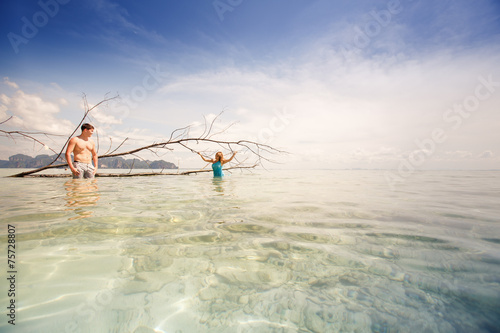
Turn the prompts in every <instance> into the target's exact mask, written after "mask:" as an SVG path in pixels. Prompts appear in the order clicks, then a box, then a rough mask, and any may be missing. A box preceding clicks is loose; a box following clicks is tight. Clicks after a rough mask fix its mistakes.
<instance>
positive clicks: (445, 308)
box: [0, 171, 500, 333]
mask: <svg viewBox="0 0 500 333" xmlns="http://www.w3.org/2000/svg"><path fill="white" fill-rule="evenodd" d="M462 176H463V175H462V174H457V175H447V174H439V173H437V174H429V175H423V176H421V178H420V179H418V178H416V179H413V178H412V179H410V180H409V181H408V184H406V186H405V187H404V188H402V189H401V190H400V191H397V192H392V191H390V189H388V188H387V187H386V184H385V178H384V177H383V175H382V176H379V175H378V174H377V173H375V172H347V171H345V172H344V173H326V172H324V173H321V172H317V173H314V174H311V173H308V174H307V176H304V174H303V173H279V174H278V173H265V174H252V175H237V176H232V177H227V178H224V179H211V177H209V176H208V175H207V176H206V177H205V176H189V177H170V178H169V177H152V178H149V177H148V178H142V179H138V178H135V179H99V186H97V183H96V182H95V181H94V182H85V183H83V182H81V181H79V182H73V181H68V182H64V183H62V182H60V183H58V184H57V183H55V182H52V183H50V182H44V183H43V184H41V183H35V182H34V181H33V180H21V181H19V180H16V181H17V183H15V184H16V186H17V187H18V188H20V189H22V190H21V191H18V193H6V192H5V193H4V194H2V195H3V196H5V197H6V200H7V202H9V203H10V204H9V205H10V206H9V207H2V208H3V209H4V210H3V213H4V214H5V215H4V216H3V217H2V219H1V222H2V223H11V224H12V223H15V224H16V226H17V228H19V229H18V230H19V232H18V235H17V237H18V238H17V239H18V242H19V243H20V247H19V248H20V250H19V258H20V260H21V261H20V262H21V263H20V267H22V269H23V279H22V280H20V281H19V285H18V288H19V290H20V291H22V294H21V295H22V296H19V300H20V302H19V308H18V313H19V314H20V316H19V317H20V318H22V320H20V326H18V327H16V329H18V330H19V331H20V332H30V331H36V332H134V333H143V332H148V333H153V332H156V333H159V332H180V333H181V332H182V333H187V332H217V333H219V332H386V333H388V332H456V333H459V332H496V331H497V328H498V327H500V310H499V309H500V242H499V241H498V240H499V239H500V226H499V224H498V216H499V215H500V211H499V208H498V207H497V206H498V205H497V202H496V200H495V199H494V198H495V196H494V193H497V192H498V190H499V189H500V182H499V177H498V176H497V175H496V174H495V173H489V174H482V173H473V174H472V175H469V176H470V177H468V178H466V177H462ZM457 179H461V180H460V184H461V187H460V188H461V189H462V190H463V192H461V194H460V193H459V194H457V193H456V191H457V188H458V187H457V186H455V185H456V182H458V180H457ZM9 181H10V180H9ZM412 181H413V183H412ZM61 184H64V186H61ZM429 184H433V185H432V190H429V186H430V185H429ZM40 185H44V186H43V187H42V186H40ZM56 185H57V186H56ZM479 189H480V190H479ZM452 192H453V193H454V194H451V193H452ZM471 193H474V194H471ZM62 198H64V200H63V199H62ZM14 199H17V201H16V200H14ZM22 199H25V200H26V202H27V203H24V202H23V201H22ZM2 202H3V201H2ZM15 202H17V203H15ZM61 202H65V203H66V205H65V206H64V207H61ZM38 203H40V204H38ZM33 207H35V208H33ZM68 209H70V210H69V211H68ZM75 213H76V215H77V218H79V223H78V226H79V228H80V229H76V230H77V232H75V225H74V223H72V222H69V221H68V220H69V219H72V218H75ZM2 232H5V231H4V230H2ZM47 235H49V236H50V237H47ZM4 245H5V244H4ZM0 297H3V298H0V304H7V303H6V302H7V299H6V296H5V295H3V296H0ZM2 325H3V326H2ZM61 328H64V329H63V330H61ZM3 329H6V325H5V323H0V331H2V332H3Z"/></svg>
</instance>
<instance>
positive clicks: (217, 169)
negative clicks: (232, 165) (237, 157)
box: [212, 161, 224, 177]
mask: <svg viewBox="0 0 500 333" xmlns="http://www.w3.org/2000/svg"><path fill="white" fill-rule="evenodd" d="M212 170H214V177H222V176H224V174H223V173H222V163H221V162H220V161H217V162H215V163H213V164H212Z"/></svg>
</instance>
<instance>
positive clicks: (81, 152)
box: [72, 136, 94, 164]
mask: <svg viewBox="0 0 500 333" xmlns="http://www.w3.org/2000/svg"><path fill="white" fill-rule="evenodd" d="M72 140H75V148H74V149H73V160H74V161H78V162H82V163H89V164H90V163H92V150H93V148H94V141H92V140H91V139H88V140H84V139H81V138H80V137H79V136H77V137H75V138H73V139H72Z"/></svg>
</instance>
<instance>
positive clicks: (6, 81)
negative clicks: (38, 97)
mask: <svg viewBox="0 0 500 333" xmlns="http://www.w3.org/2000/svg"><path fill="white" fill-rule="evenodd" d="M3 81H4V83H5V84H6V85H8V86H9V87H11V88H14V89H19V86H18V85H17V84H16V83H15V82H12V81H10V79H9V78H8V77H4V78H3Z"/></svg>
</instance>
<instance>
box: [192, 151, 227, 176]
mask: <svg viewBox="0 0 500 333" xmlns="http://www.w3.org/2000/svg"><path fill="white" fill-rule="evenodd" d="M198 155H200V157H201V158H202V159H203V160H204V161H205V162H209V163H212V170H213V171H214V177H222V176H223V175H224V174H223V173H222V166H223V165H224V164H226V163H227V162H230V161H231V160H232V159H233V158H234V155H236V152H233V156H231V158H228V159H227V160H225V159H224V155H223V154H222V152H220V151H219V152H217V154H215V158H214V159H208V158H205V157H203V155H201V154H200V153H198Z"/></svg>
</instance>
